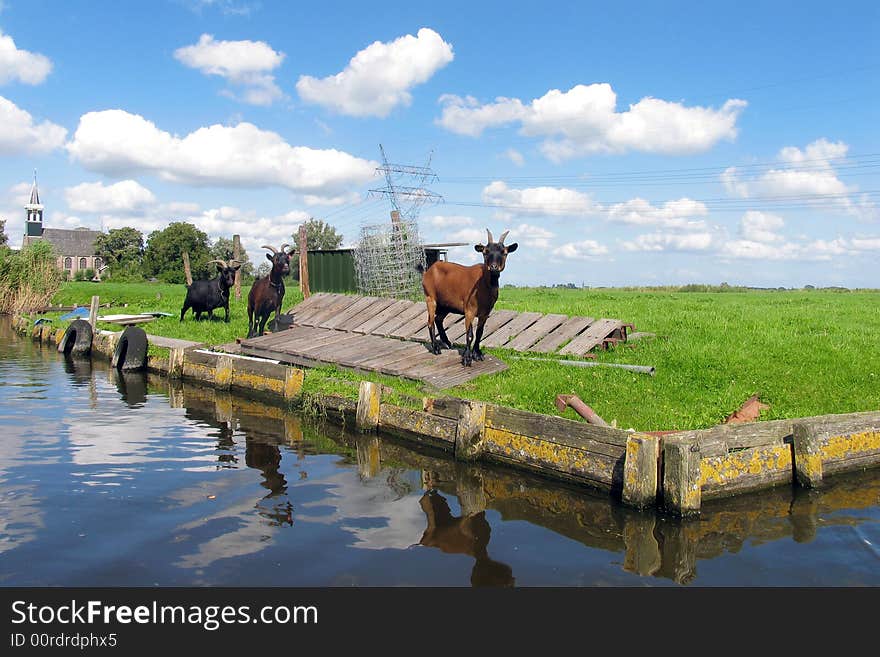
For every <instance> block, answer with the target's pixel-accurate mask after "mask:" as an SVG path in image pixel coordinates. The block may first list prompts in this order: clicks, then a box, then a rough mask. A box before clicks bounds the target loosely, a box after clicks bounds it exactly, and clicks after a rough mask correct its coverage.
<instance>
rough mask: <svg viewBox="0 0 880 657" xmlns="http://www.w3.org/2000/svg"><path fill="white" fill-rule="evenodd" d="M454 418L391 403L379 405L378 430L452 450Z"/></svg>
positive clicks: (455, 427) (453, 443)
mask: <svg viewBox="0 0 880 657" xmlns="http://www.w3.org/2000/svg"><path fill="white" fill-rule="evenodd" d="M457 427H458V422H457V421H456V420H449V419H447V418H444V417H439V416H437V415H431V414H430V413H425V412H424V411H416V410H411V409H408V408H400V407H398V406H392V405H391V404H382V405H381V406H380V407H379V431H382V432H388V433H392V434H397V435H403V436H405V437H407V438H414V439H415V440H417V441H418V442H422V443H426V444H429V445H433V446H435V447H440V448H441V449H445V450H448V451H452V450H453V449H454V447H455V433H456V429H457Z"/></svg>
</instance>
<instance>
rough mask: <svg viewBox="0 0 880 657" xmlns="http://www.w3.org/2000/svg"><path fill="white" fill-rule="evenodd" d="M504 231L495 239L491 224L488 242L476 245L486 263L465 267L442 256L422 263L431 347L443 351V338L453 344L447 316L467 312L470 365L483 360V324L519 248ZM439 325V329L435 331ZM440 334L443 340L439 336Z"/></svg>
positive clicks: (465, 357) (466, 355)
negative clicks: (500, 280) (506, 240)
mask: <svg viewBox="0 0 880 657" xmlns="http://www.w3.org/2000/svg"><path fill="white" fill-rule="evenodd" d="M509 232H510V231H504V234H502V235H501V239H499V240H498V241H497V242H495V241H493V240H492V232H491V231H490V230H489V229H488V228H487V229H486V236H487V237H488V239H487V240H486V244H485V246H484V245H482V244H476V245H474V249H475V250H476V251H478V252H480V253H482V254H483V263H482V264H479V265H471V266H470V267H465V266H464V265H459V264H457V263H455V262H443V261H442V260H438V261H437V262H435V263H434V264H433V265H431V266H430V267H428V269H427V270H424V269H422V267H421V265H420V266H419V267H418V269H419V271H422V272H424V273H423V275H422V289H423V290H424V291H425V303H426V304H427V306H428V333H429V334H430V336H431V351H433V352H434V353H435V354H439V353H440V344H441V342H442V343H443V344H444V345H446V346H447V347H449V348H450V349H451V348H452V343H451V342H450V341H449V338H448V337H446V330H445V329H444V328H443V320H444V319H446V315H448V314H449V313H455V314H458V315H464V323H465V328H466V343H465V350H464V353H463V354H462V357H461V363H462V365H467V366H470V364H471V361H473V360H483V352H482V351H480V340H481V339H482V337H483V326H484V325H485V324H486V320H487V319H488V317H489V313H491V312H492V308H493V307H494V306H495V302H496V301H497V300H498V277H499V276H500V275H501V272H503V271H504V265H505V263H506V262H507V254H508V253H513V252H514V251H516V248H517V244H516V243H513V244H510V245H509V246H505V245H504V238H505V237H507V233H509ZM474 319H476V320H477V332H476V335H474V331H473V322H474ZM435 329H436V333H435ZM438 336H439V338H440V339H439V340H438V339H437V338H438Z"/></svg>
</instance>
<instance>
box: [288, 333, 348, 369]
mask: <svg viewBox="0 0 880 657" xmlns="http://www.w3.org/2000/svg"><path fill="white" fill-rule="evenodd" d="M360 337H361V336H359V335H357V334H353V333H343V332H341V331H340V332H338V334H337V335H332V336H330V337H328V338H326V339H324V340H322V341H321V342H320V343H319V344H310V345H304V346H298V347H291V348H289V349H285V351H289V352H290V353H294V354H302V355H304V356H310V357H312V358H326V357H327V356H330V357H331V362H332V356H333V354H334V352H338V351H339V350H340V349H342V348H343V347H346V346H347V345H350V344H356V343H357V341H358V339H359V338H360Z"/></svg>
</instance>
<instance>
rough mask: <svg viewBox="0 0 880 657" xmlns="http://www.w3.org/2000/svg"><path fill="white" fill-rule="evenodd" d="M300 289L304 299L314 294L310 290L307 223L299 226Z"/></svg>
mask: <svg viewBox="0 0 880 657" xmlns="http://www.w3.org/2000/svg"><path fill="white" fill-rule="evenodd" d="M299 289H300V290H301V291H302V295H303V299H308V298H309V297H310V296H312V293H311V292H310V291H309V245H308V243H307V241H306V225H305V224H302V225H301V226H300V227H299Z"/></svg>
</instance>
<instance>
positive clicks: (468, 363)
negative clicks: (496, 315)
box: [461, 320, 474, 367]
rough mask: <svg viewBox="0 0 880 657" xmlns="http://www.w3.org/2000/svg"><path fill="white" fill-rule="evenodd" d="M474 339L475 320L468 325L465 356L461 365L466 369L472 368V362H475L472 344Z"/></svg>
mask: <svg viewBox="0 0 880 657" xmlns="http://www.w3.org/2000/svg"><path fill="white" fill-rule="evenodd" d="M473 339H474V327H473V320H471V321H468V323H467V342H466V343H465V348H464V354H462V357H461V364H462V365H464V366H465V367H470V366H471V362H472V361H473V352H472V351H471V343H472V342H473Z"/></svg>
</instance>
